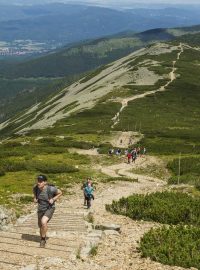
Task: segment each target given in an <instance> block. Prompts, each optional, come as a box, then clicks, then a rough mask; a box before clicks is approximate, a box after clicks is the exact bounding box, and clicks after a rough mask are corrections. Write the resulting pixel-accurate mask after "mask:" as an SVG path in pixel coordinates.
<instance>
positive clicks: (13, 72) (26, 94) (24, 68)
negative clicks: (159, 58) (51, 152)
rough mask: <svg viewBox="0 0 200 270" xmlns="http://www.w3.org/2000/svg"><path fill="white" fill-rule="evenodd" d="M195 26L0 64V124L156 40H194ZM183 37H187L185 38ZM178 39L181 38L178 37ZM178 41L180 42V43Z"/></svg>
mask: <svg viewBox="0 0 200 270" xmlns="http://www.w3.org/2000/svg"><path fill="white" fill-rule="evenodd" d="M198 31H199V26H194V27H189V28H180V29H178V28H177V29H154V30H149V31H146V32H143V33H138V34H135V33H133V32H124V33H120V34H118V35H115V36H110V37H109V38H103V39H98V40H94V41H88V42H83V43H80V44H74V45H73V46H71V47H66V48H64V49H62V50H59V51H57V52H55V53H50V54H48V55H46V56H43V57H40V58H36V59H32V60H27V61H24V62H23V61H20V62H15V63H12V62H10V61H9V62H6V61H2V62H0V122H2V121H5V120H6V119H8V118H9V117H11V116H12V115H14V114H16V113H17V112H19V111H21V110H23V109H25V108H27V107H29V106H31V105H33V104H35V103H36V102H40V101H42V100H44V99H46V97H47V96H48V95H49V94H52V93H55V92H57V91H59V90H61V89H62V88H63V87H64V86H65V85H68V84H70V83H72V82H73V81H75V80H77V79H78V78H79V77H80V76H83V74H84V73H86V72H89V71H90V70H92V69H95V68H98V67H99V66H102V65H106V64H108V63H110V62H112V61H114V60H116V59H119V58H121V57H123V56H126V55H128V54H129V53H131V52H133V51H135V50H137V49H138V48H141V47H144V46H147V45H149V44H152V43H155V42H157V41H159V40H162V41H163V40H171V39H174V38H175V37H177V36H179V38H180V39H181V40H182V41H184V39H185V40H186V42H187V41H189V40H190V39H192V38H191V36H192V37H193V39H197V40H198V38H197V37H198V34H194V33H196V32H198ZM187 33H191V34H190V35H189V37H188V38H187V35H184V34H187ZM181 35H182V37H181ZM181 40H180V41H181Z"/></svg>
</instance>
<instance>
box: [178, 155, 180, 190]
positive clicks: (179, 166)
mask: <svg viewBox="0 0 200 270" xmlns="http://www.w3.org/2000/svg"><path fill="white" fill-rule="evenodd" d="M180 175H181V153H180V154H179V159H178V185H179V183H180Z"/></svg>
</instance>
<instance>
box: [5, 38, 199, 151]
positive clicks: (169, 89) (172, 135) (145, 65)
mask: <svg viewBox="0 0 200 270" xmlns="http://www.w3.org/2000/svg"><path fill="white" fill-rule="evenodd" d="M199 61H200V51H199V49H198V48H196V47H191V46H189V45H187V44H182V45H179V44H178V43H174V44H173V43H171V44H167V43H157V44H155V45H152V46H150V47H148V48H146V49H141V50H139V51H137V52H134V53H132V54H130V55H128V56H126V57H124V58H121V59H120V60H117V61H116V62H114V63H112V64H110V65H107V66H104V67H103V68H101V69H98V70H96V71H95V72H94V73H91V74H90V75H88V76H86V77H84V78H82V79H81V80H79V81H77V82H75V83H73V84H72V85H70V86H69V87H67V88H65V89H63V90H62V91H61V92H60V93H58V94H57V95H56V96H54V97H53V98H51V99H49V100H47V101H46V102H45V103H38V104H37V105H36V106H34V107H32V108H31V109H30V110H29V111H27V112H26V113H23V114H21V115H18V116H16V117H15V118H14V119H11V120H9V121H7V122H6V123H3V124H2V125H1V128H2V131H1V132H2V134H3V133H4V134H6V133H7V132H10V130H12V131H14V132H17V133H24V132H25V133H26V132H29V131H30V132H31V134H33V133H35V134H37V133H38V134H43V133H44V134H48V133H51V134H55V135H63V134H66V132H67V133H68V132H69V133H70V132H76V133H79V132H84V133H90V132H95V133H96V132H102V131H103V132H105V131H111V130H127V129H129V130H136V131H138V130H139V131H141V132H142V133H144V134H145V135H146V136H145V138H146V139H145V140H146V141H145V144H147V145H148V146H149V147H150V148H151V151H155V152H159V151H161V152H162V151H163V152H165V151H167V150H166V148H167V149H168V151H171V152H173V148H174V151H175V152H176V151H181V150H182V151H186V152H187V151H190V150H191V151H194V152H199V144H198V138H199V135H200V129H199V126H200V125H199V117H198V115H199V113H200V112H199V105H198V104H199V93H200V91H199V89H200V81H199V76H198V73H199V71H200V70H199V69H200V65H199ZM124 104H125V105H126V106H125V105H124ZM121 106H122V107H123V108H122V107H121ZM120 108H121V111H120ZM117 113H119V117H115V118H114V116H115V115H116V114H117ZM172 119H173V121H172ZM49 127H50V129H49ZM37 129H39V130H38V131H37ZM40 129H42V130H40ZM34 130H35V131H34ZM178 138H179V139H178ZM160 144H163V147H162V149H160V150H159V147H160Z"/></svg>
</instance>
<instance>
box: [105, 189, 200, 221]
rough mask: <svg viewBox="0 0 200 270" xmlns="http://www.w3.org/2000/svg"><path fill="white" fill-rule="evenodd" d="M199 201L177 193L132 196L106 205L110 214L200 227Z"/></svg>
mask: <svg viewBox="0 0 200 270" xmlns="http://www.w3.org/2000/svg"><path fill="white" fill-rule="evenodd" d="M199 204H200V199H199V198H193V197H191V196H189V195H188V194H185V193H179V192H156V193H152V194H147V195H138V194H136V195H132V196H130V197H128V198H121V199H120V200H119V201H113V202H112V204H111V205H106V210H108V211H111V212H112V213H116V214H120V215H126V216H128V217H130V218H132V219H138V220H147V221H156V222H160V223H163V224H179V223H184V224H192V225H200V208H199Z"/></svg>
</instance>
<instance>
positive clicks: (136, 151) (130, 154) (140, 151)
mask: <svg viewBox="0 0 200 270" xmlns="http://www.w3.org/2000/svg"><path fill="white" fill-rule="evenodd" d="M146 152H147V150H146V147H143V148H141V147H134V148H132V149H130V150H125V151H124V154H125V156H126V157H127V162H128V163H129V164H130V163H131V161H132V162H134V163H135V161H136V159H137V158H138V157H141V156H144V155H146Z"/></svg>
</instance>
